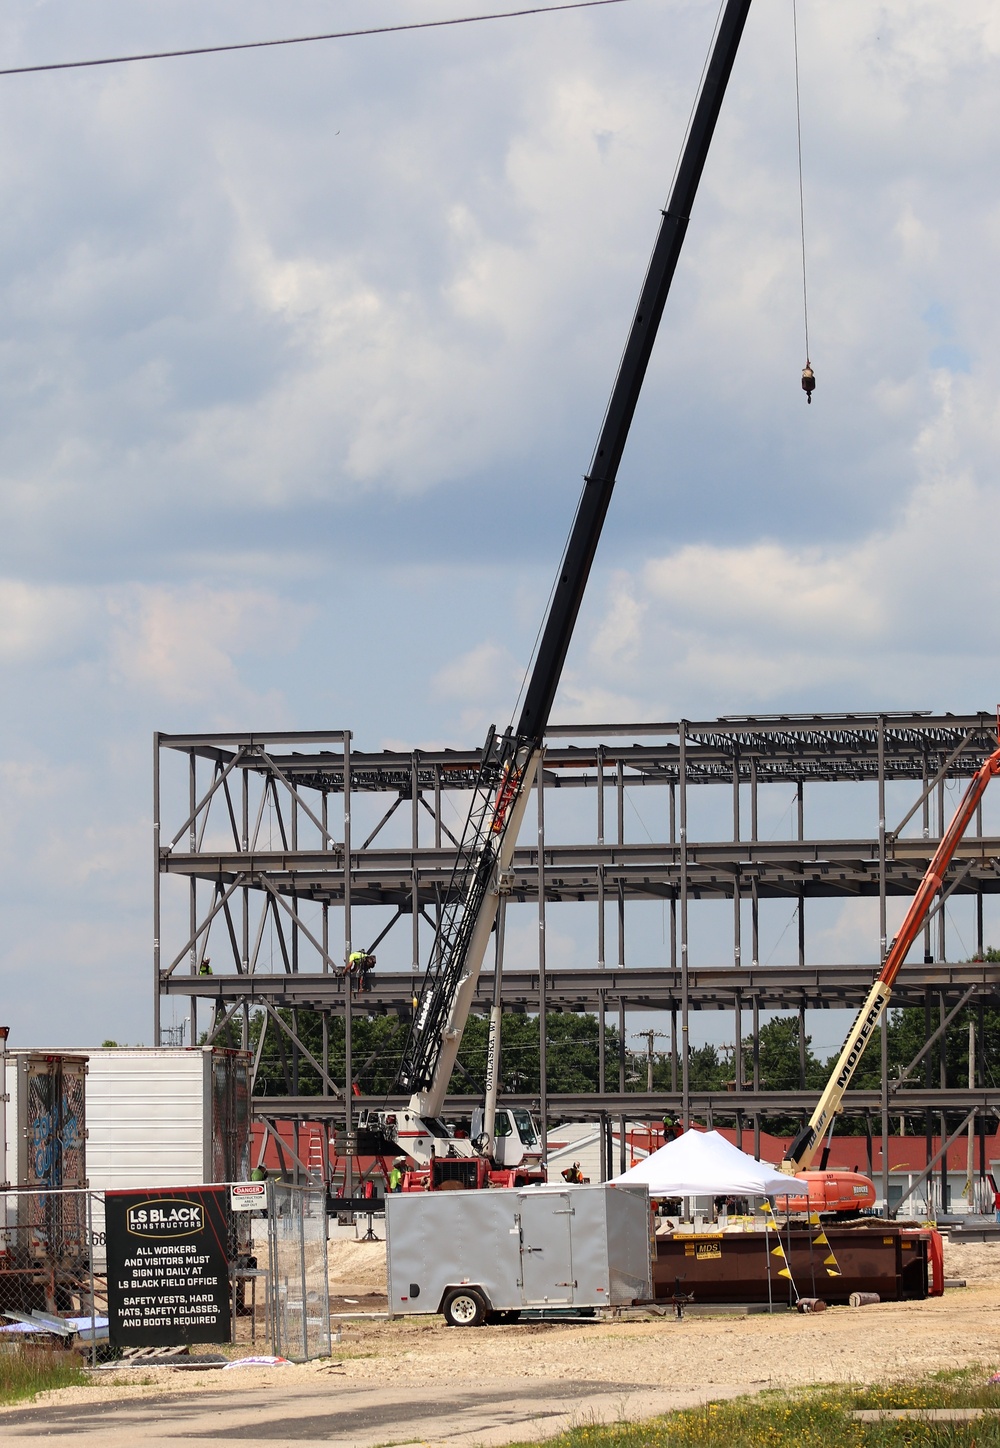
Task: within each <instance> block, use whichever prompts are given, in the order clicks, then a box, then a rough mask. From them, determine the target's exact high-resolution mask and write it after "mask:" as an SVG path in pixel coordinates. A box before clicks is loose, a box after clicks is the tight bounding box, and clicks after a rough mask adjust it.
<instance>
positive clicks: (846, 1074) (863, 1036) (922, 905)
mask: <svg viewBox="0 0 1000 1448" xmlns="http://www.w3.org/2000/svg"><path fill="white" fill-rule="evenodd" d="M997 735H998V740H1000V716H998V720H997ZM997 774H1000V748H997V749H995V750H994V751H993V753H992V754H991V755H990V756H989V758H988V759H987V760H985V762H984V763H983V764H981V765H980V766H979V768H978V769H977V770H976V772H975V774H974V775H973V776H972V779H971V781H970V783H969V787H968V789H967V790H966V791H965V794H964V795H963V796H962V799H961V802H960V803H959V806H958V809H957V810H956V811H955V814H954V817H953V818H952V821H951V824H950V825H949V826H948V828H947V830H946V832H945V834H944V835H943V837H942V839H941V843H940V844H939V845H938V847H937V849H936V850H935V851H934V858H933V859H932V860H931V862H930V864H929V865H928V866H927V873H926V874H925V875H924V878H923V879H922V880H921V882H920V888H919V889H918V890H917V893H916V894H915V895H914V897H913V901H912V903H911V905H910V908H909V910H908V911H907V912H906V918H905V920H904V921H903V923H902V925H901V926H900V929H899V934H898V935H897V936H896V938H895V939H894V940H893V942H892V944H891V945H890V947H889V950H888V953H887V954H886V957H885V964H884V965H883V966H882V969H881V970H880V971H879V973H878V976H877V977H876V979H875V983H874V985H873V986H872V988H871V990H870V991H869V992H868V997H867V999H866V1000H865V1003H864V1005H863V1006H862V1007H861V1010H860V1011H859V1013H858V1016H857V1019H856V1020H855V1022H854V1024H853V1026H852V1027H851V1029H850V1031H849V1033H848V1036H847V1040H846V1042H845V1044H844V1049H843V1050H842V1051H841V1053H840V1056H839V1057H838V1059H837V1064H836V1065H835V1066H834V1068H833V1074H832V1076H831V1077H830V1079H829V1081H828V1082H827V1084H826V1089H825V1090H824V1092H823V1094H822V1096H821V1097H820V1098H819V1101H818V1102H817V1104H816V1109H815V1111H814V1112H813V1114H812V1116H811V1117H810V1119H809V1122H808V1124H807V1125H806V1126H804V1127H803V1128H802V1130H801V1131H800V1132H799V1134H798V1136H797V1137H796V1138H795V1140H794V1141H793V1142H792V1143H791V1144H790V1146H789V1148H788V1155H787V1156H786V1157H785V1160H784V1161H783V1162H782V1163H781V1167H782V1170H783V1171H787V1172H790V1173H792V1174H794V1173H795V1172H799V1171H804V1170H805V1169H806V1168H807V1167H809V1166H810V1165H811V1164H812V1161H813V1158H814V1157H815V1155H816V1152H817V1151H818V1150H819V1148H820V1146H821V1144H822V1141H823V1134H824V1132H826V1131H827V1130H828V1129H829V1128H830V1126H831V1125H832V1123H833V1118H834V1116H835V1115H836V1114H837V1112H838V1111H839V1109H840V1103H841V1101H842V1100H843V1099H844V1093H845V1092H846V1091H847V1088H848V1087H849V1086H850V1084H851V1080H852V1078H853V1076H854V1073H855V1071H856V1070H857V1068H858V1062H859V1061H860V1060H861V1057H862V1055H863V1054H864V1050H865V1047H866V1046H867V1044H868V1042H869V1040H870V1039H871V1037H872V1035H873V1034H874V1031H875V1027H876V1026H877V1025H878V1023H879V1021H880V1020H881V1019H882V1012H883V1011H884V1010H885V1009H886V1007H887V1006H888V1004H889V999H890V997H891V995H892V986H893V982H894V981H895V979H896V976H897V975H898V974H899V969H900V966H901V965H902V964H903V961H904V960H905V959H906V956H907V953H908V952H909V949H910V946H911V945H912V944H913V942H914V940H916V938H917V935H918V933H919V931H920V929H921V927H922V926H923V923H924V921H925V920H926V918H927V916H928V914H929V912H930V909H931V905H932V904H933V901H934V896H935V895H936V894H937V892H938V890H940V888H941V883H942V881H943V880H944V876H945V872H946V870H947V869H948V866H949V864H950V863H951V860H952V856H953V855H954V853H955V851H956V850H957V849H958V846H959V844H960V842H961V840H962V836H963V835H964V834H965V831H966V830H967V829H968V827H969V821H970V820H971V819H972V816H973V814H974V813H975V809H976V806H977V805H978V803H979V801H980V800H981V799H982V797H983V794H984V793H985V791H986V787H987V785H988V784H989V782H990V780H991V779H992V778H993V777H994V775H997Z"/></svg>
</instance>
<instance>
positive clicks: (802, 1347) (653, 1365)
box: [57, 1242, 1000, 1402]
mask: <svg viewBox="0 0 1000 1448" xmlns="http://www.w3.org/2000/svg"><path fill="white" fill-rule="evenodd" d="M330 1247H331V1253H330V1268H331V1270H330V1277H331V1288H332V1290H333V1293H334V1295H335V1296H337V1297H338V1298H343V1297H345V1296H349V1295H353V1296H356V1297H359V1298H360V1297H364V1298H365V1299H367V1300H366V1301H365V1303H364V1306H365V1307H366V1308H367V1307H368V1306H369V1304H370V1302H372V1301H374V1296H375V1294H377V1293H379V1292H380V1290H381V1291H384V1280H385V1278H384V1274H385V1252H384V1244H382V1243H364V1242H347V1243H337V1242H331V1244H330ZM945 1271H946V1275H947V1276H948V1277H949V1278H964V1279H965V1280H966V1281H967V1282H968V1284H969V1285H968V1286H967V1287H965V1288H952V1289H949V1290H948V1291H947V1292H946V1293H945V1295H944V1297H943V1298H931V1299H929V1300H928V1301H926V1302H903V1303H882V1304H879V1305H877V1306H874V1307H867V1308H860V1309H852V1308H848V1307H843V1308H831V1309H829V1310H828V1311H826V1312H824V1313H821V1314H817V1315H815V1316H800V1315H799V1314H797V1313H786V1314H782V1315H777V1316H774V1317H767V1316H764V1315H753V1316H736V1315H733V1316H713V1317H698V1316H694V1315H688V1316H686V1317H685V1319H684V1320H683V1321H682V1322H678V1321H676V1320H675V1319H673V1318H671V1317H657V1318H654V1319H652V1320H628V1321H617V1322H611V1321H595V1323H594V1324H592V1325H590V1324H588V1325H585V1326H581V1325H579V1324H558V1323H522V1324H511V1325H508V1326H497V1327H482V1328H478V1329H469V1330H462V1329H455V1328H447V1327H445V1326H444V1324H443V1323H442V1321H441V1319H440V1318H437V1317H427V1318H411V1319H404V1320H400V1321H395V1322H387V1321H384V1320H377V1319H376V1320H369V1321H345V1322H343V1323H342V1326H341V1333H342V1339H341V1342H340V1343H339V1344H337V1345H336V1346H335V1349H334V1357H333V1359H332V1361H331V1362H329V1363H311V1364H306V1365H302V1366H289V1367H282V1368H273V1369H266V1368H265V1369H240V1370H230V1371H227V1372H217V1371H216V1372H203V1373H195V1372H190V1371H189V1372H183V1373H181V1372H173V1371H171V1370H169V1369H142V1370H141V1371H139V1372H135V1371H133V1373H132V1374H131V1375H129V1376H128V1377H126V1375H125V1374H121V1375H120V1376H119V1375H117V1374H109V1375H108V1376H107V1377H103V1378H102V1380H101V1381H100V1382H99V1383H98V1384H96V1385H95V1386H93V1387H87V1388H74V1389H66V1390H63V1391H62V1392H61V1393H59V1394H58V1395H57V1396H58V1401H60V1402H71V1401H82V1400H86V1401H89V1402H94V1401H96V1400H98V1399H105V1398H108V1397H111V1398H115V1397H141V1396H144V1395H158V1394H163V1393H164V1392H171V1393H172V1392H179V1393H197V1392H199V1391H201V1390H205V1389H208V1390H211V1391H213V1392H218V1391H219V1390H223V1389H230V1388H231V1389H233V1390H234V1391H240V1390H242V1391H246V1390H249V1389H251V1388H258V1387H262V1386H266V1385H268V1384H271V1385H274V1384H275V1382H276V1380H277V1379H278V1378H279V1377H280V1380H281V1381H282V1383H285V1382H288V1383H289V1384H290V1383H291V1382H293V1381H301V1382H302V1383H303V1384H306V1383H309V1382H316V1381H317V1380H319V1379H328V1380H329V1381H330V1386H331V1388H332V1387H335V1386H336V1385H337V1384H340V1385H343V1386H344V1387H358V1388H360V1387H363V1386H368V1387H375V1386H377V1385H378V1384H379V1383H382V1382H385V1381H386V1380H388V1379H389V1378H391V1380H392V1382H393V1383H394V1384H395V1385H396V1386H397V1387H398V1386H400V1385H402V1384H413V1385H414V1386H418V1385H419V1386H420V1387H421V1388H426V1387H428V1386H429V1385H431V1384H433V1383H435V1382H437V1383H439V1384H441V1386H442V1387H443V1388H445V1387H453V1386H454V1385H455V1384H456V1383H458V1382H465V1383H476V1382H479V1383H482V1382H487V1381H490V1380H492V1379H501V1378H502V1379H515V1380H516V1379H524V1380H526V1381H527V1380H530V1379H541V1378H544V1379H548V1380H569V1381H573V1380H580V1381H583V1380H586V1381H587V1382H588V1383H590V1384H599V1383H602V1382H606V1383H608V1384H615V1385H616V1386H617V1387H621V1386H622V1385H630V1384H634V1385H635V1386H636V1387H637V1388H638V1387H640V1386H646V1387H650V1386H664V1385H668V1384H669V1385H670V1386H671V1387H676V1388H678V1389H680V1388H686V1387H690V1388H693V1389H699V1390H701V1391H705V1390H710V1391H711V1390H714V1389H715V1388H718V1389H723V1388H727V1389H730V1390H732V1389H733V1388H737V1389H739V1388H746V1389H747V1390H748V1391H753V1389H754V1388H757V1387H764V1386H773V1387H777V1386H794V1385H800V1384H805V1383H815V1382H831V1381H836V1382H845V1381H853V1382H866V1381H875V1380H880V1379H893V1378H896V1379H898V1378H905V1377H908V1376H910V1375H914V1374H919V1373H924V1372H929V1371H934V1370H938V1369H942V1368H952V1367H957V1366H960V1365H963V1364H968V1363H973V1362H979V1363H982V1364H983V1365H984V1368H988V1369H989V1370H990V1371H994V1370H996V1369H997V1368H998V1367H1000V1244H989V1245H985V1246H977V1245H971V1244H970V1245H964V1246H961V1247H957V1246H951V1245H950V1244H949V1245H946V1249H945ZM348 1289H350V1290H349V1291H348ZM345 1310H347V1311H351V1310H354V1311H357V1310H359V1309H358V1308H356V1307H355V1308H353V1309H352V1308H351V1307H347V1308H346V1309H345ZM109 1378H110V1379H111V1380H110V1381H109Z"/></svg>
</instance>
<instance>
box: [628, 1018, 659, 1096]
mask: <svg viewBox="0 0 1000 1448" xmlns="http://www.w3.org/2000/svg"><path fill="white" fill-rule="evenodd" d="M632 1039H633V1040H634V1041H645V1042H646V1093H647V1095H649V1096H652V1094H653V1042H654V1041H656V1040H661V1041H665V1040H666V1039H667V1038H666V1035H665V1034H664V1032H663V1031H638V1032H636V1033H634V1034H633V1037H632Z"/></svg>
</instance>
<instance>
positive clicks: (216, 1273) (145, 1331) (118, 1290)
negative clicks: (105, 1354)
mask: <svg viewBox="0 0 1000 1448" xmlns="http://www.w3.org/2000/svg"><path fill="white" fill-rule="evenodd" d="M105 1218H106V1225H107V1242H108V1319H109V1321H108V1329H109V1336H110V1339H111V1345H112V1346H113V1347H147V1346H148V1347H173V1346H175V1345H179V1344H181V1343H190V1342H229V1341H230V1338H231V1309H230V1296H229V1257H228V1251H227V1244H228V1240H229V1223H228V1196H227V1189H226V1188H225V1187H158V1188H151V1189H150V1190H148V1191H141V1192H108V1193H107V1195H106V1197H105Z"/></svg>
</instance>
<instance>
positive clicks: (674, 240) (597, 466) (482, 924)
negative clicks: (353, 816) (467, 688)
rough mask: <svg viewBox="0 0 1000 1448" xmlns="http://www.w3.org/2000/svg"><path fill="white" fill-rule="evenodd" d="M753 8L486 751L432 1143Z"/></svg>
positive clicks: (432, 1086) (432, 977) (432, 1002)
mask: <svg viewBox="0 0 1000 1448" xmlns="http://www.w3.org/2000/svg"><path fill="white" fill-rule="evenodd" d="M750 5H751V0H726V3H725V6H724V9H723V11H722V16H721V19H720V21H719V25H718V29H717V31H716V34H715V38H714V43H713V46H712V51H711V55H710V56H709V60H708V64H707V66H706V68H705V74H704V77H703V79H702V85H701V89H700V91H699V95H698V100H697V102H696V104H695V108H694V111H693V113H692V118H691V124H690V127H689V130H688V133H687V137H686V140H685V144H684V148H683V151H682V154H681V159H680V163H679V165H678V167H677V172H676V175H675V177H674V183H673V186H672V187H671V191H670V198H669V200H668V202H667V206H666V208H665V210H664V211H663V213H662V219H661V222H660V227H659V231H658V233H657V237H656V242H655V244H654V246H653V251H652V255H651V257H650V260H649V265H648V267H647V269H646V277H645V280H644V282H643V285H642V290H641V292H640V294H639V302H638V305H637V307H636V309H635V313H634V315H633V318H632V325H631V327H630V329H629V334H628V340H627V341H626V343H625V350H624V353H623V355H622V359H621V362H620V363H619V367H618V374H617V376H616V378H615V384H614V387H613V389H612V392H611V399H610V401H609V403H608V407H607V411H606V412H605V415H604V421H603V424H602V427H601V431H600V436H599V437H598V440H597V446H596V448H595V449H594V455H593V458H592V460H591V464H590V470H589V472H588V473H587V475H586V478H585V480H584V486H583V494H582V496H581V498H580V502H579V505H578V507H577V511H576V517H575V518H574V521H573V527H572V529H571V531H570V535H569V541H568V543H567V545H566V551H565V553H564V555H563V560H562V567H561V568H560V571H559V577H558V579H557V581H556V585H555V588H554V590H553V594H552V601H551V604H550V606H549V612H548V615H547V617H546V620H545V627H544V629H543V631H542V636H541V640H540V643H539V647H538V652H537V654H536V656H535V662H534V666H533V668H532V671H531V677H530V679H529V681H528V688H527V691H526V693H525V697H524V705H523V707H522V709H521V714H520V718H519V720H518V724H517V727H516V729H510V730H508V731H507V732H506V733H505V734H503V735H502V736H498V735H497V734H496V733H495V732H494V731H493V730H491V731H490V735H489V737H488V739H487V741H486V746H485V748H484V750H483V757H482V764H481V768H480V773H479V779H478V781H477V784H476V790H475V795H474V801H473V805H472V808H471V809H470V812H469V818H468V821H467V823H466V827H465V832H464V834H463V837H462V843H461V846H460V848H459V851H458V855H457V859H456V864H455V869H454V872H453V874H452V879H451V884H450V888H449V890H448V897H447V900H446V902H445V905H444V909H443V911H442V915H441V921H440V924H439V927H438V932H437V938H436V940H435V948H434V954H433V957H432V961H431V965H430V967H429V968H428V971H427V975H426V976H425V978H424V982H423V986H422V989H421V994H420V1000H419V1003H418V1005H417V1009H416V1013H415V1015H414V1019H413V1022H412V1024H411V1027H410V1033H409V1037H408V1040H407V1043H406V1048H405V1050H404V1052H403V1059H402V1062H401V1064H400V1067H399V1074H398V1077H397V1081H398V1084H399V1085H400V1086H402V1087H404V1088H408V1089H409V1090H411V1091H412V1092H413V1093H414V1095H413V1097H412V1098H411V1103H410V1113H411V1115H410V1116H409V1117H408V1127H407V1129H408V1132H409V1135H410V1136H411V1137H412V1138H414V1139H415V1140H417V1141H420V1142H423V1143H425V1144H426V1142H427V1141H428V1138H427V1137H425V1136H422V1135H421V1133H422V1132H423V1130H424V1128H423V1126H422V1125H421V1123H422V1122H425V1121H426V1120H428V1119H432V1118H434V1117H436V1115H437V1113H438V1111H439V1110H440V1103H441V1102H442V1101H443V1100H444V1091H445V1088H446V1086H447V1078H448V1077H449V1076H450V1074H451V1068H452V1065H453V1063H454V1060H455V1057H456V1055H457V1052H458V1045H459V1042H460V1041H461V1035H462V1031H463V1030H464V1027H465V1021H466V1019H467V1017H468V1012H469V1009H470V1008H471V1004H472V1000H473V998H474V993H475V983H476V980H477V978H478V975H479V970H480V967H481V965H482V959H483V955H484V954H485V951H486V946H487V943H488V941H489V933H490V930H491V929H492V925H493V921H494V919H495V917H496V909H497V902H498V900H499V891H500V888H501V885H500V883H499V881H500V877H501V876H502V875H503V873H504V871H505V870H507V869H509V865H510V860H511V858H512V856H513V850H514V844H515V842H516V838H517V829H518V826H519V824H520V820H521V816H522V815H523V812H524V805H525V797H526V795H527V792H528V790H530V788H531V785H532V782H533V780H534V776H535V771H536V767H537V764H538V759H539V755H540V750H541V746H542V740H543V737H544V734H545V729H546V726H547V724H548V721H549V714H550V713H551V710H552V703H553V700H554V699H555V695H556V690H557V689H558V687H559V680H560V678H561V676H562V670H563V665H564V663H565V661H566V654H567V652H568V650H569V645H570V640H571V638H572V636H573V628H574V626H575V624H576V619H577V615H578V613H579V611H580V604H581V602H582V600H583V594H584V590H585V589H586V586H587V579H588V578H589V576H590V569H591V565H592V564H593V561H594V555H595V553H596V551H597V544H598V540H599V539H600V536H601V529H602V528H603V526H604V519H605V517H606V516H607V511H608V505H609V503H610V501H611V494H612V491H613V489H614V486H615V481H616V478H617V474H618V467H619V464H620V462H621V459H622V454H623V452H624V451H625V444H626V442H627V441H628V435H629V429H630V427H631V425H632V417H633V415H634V413H635V408H636V404H637V402H638V400H639V393H640V392H641V390H642V383H643V379H644V378H645V375H646V368H647V366H648V364H649V358H650V354H651V352H652V350H653V343H654V342H655V340H656V333H657V330H658V328H659V324H660V318H661V317H662V315H663V308H664V305H665V304H666V300H667V295H668V293H669V291H670V284H671V282H672V281H673V277H674V272H675V270H676V268H677V261H678V258H679V257H680V253H681V247H682V246H683V244H684V236H685V233H686V231H687V225H688V219H689V217H690V215H691V208H692V206H693V204H694V199H695V195H696V193H697V190H698V183H699V181H700V180H701V174H702V171H703V170H704V167H705V161H706V158H707V156H708V150H709V147H710V145H711V142H712V136H713V134H714V132H715V125H716V122H717V120H718V118H719V111H720V110H721V107H722V101H723V97H724V95H725V92H726V86H727V84H728V82H729V77H730V74H731V73H732V68H733V62H734V61H735V59H736V52H737V50H738V49H739V44H740V39H741V37H742V35H743V28H744V26H745V24H746V20H747V16H748V14H749V12H750Z"/></svg>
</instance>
